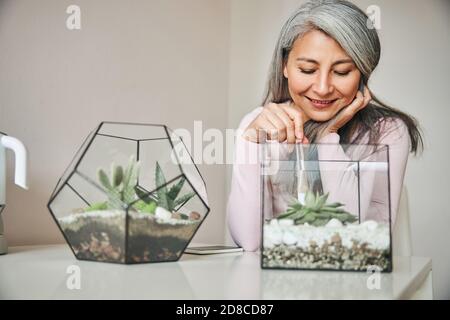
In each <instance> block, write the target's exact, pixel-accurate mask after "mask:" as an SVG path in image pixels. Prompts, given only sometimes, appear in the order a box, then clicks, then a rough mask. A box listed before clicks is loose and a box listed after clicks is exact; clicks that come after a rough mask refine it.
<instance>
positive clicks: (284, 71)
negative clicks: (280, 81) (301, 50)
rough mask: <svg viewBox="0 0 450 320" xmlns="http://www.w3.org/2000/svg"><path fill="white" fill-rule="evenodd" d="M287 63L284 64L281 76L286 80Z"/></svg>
mask: <svg viewBox="0 0 450 320" xmlns="http://www.w3.org/2000/svg"><path fill="white" fill-rule="evenodd" d="M286 65H287V63H285V64H284V67H283V75H284V77H285V78H286V79H288V78H289V77H288V72H287V66H286Z"/></svg>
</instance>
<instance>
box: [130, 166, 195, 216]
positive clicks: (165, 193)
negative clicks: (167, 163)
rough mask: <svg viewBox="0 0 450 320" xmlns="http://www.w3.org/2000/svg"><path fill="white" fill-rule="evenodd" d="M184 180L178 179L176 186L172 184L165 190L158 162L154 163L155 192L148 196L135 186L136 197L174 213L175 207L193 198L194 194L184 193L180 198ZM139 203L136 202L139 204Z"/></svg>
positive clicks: (164, 179)
mask: <svg viewBox="0 0 450 320" xmlns="http://www.w3.org/2000/svg"><path fill="white" fill-rule="evenodd" d="M185 182H186V179H185V178H184V177H182V178H180V180H178V182H177V183H176V184H174V185H173V186H172V187H170V189H168V188H167V186H166V184H167V182H166V177H165V176H164V173H163V171H162V169H161V166H160V165H159V163H158V162H156V169H155V184H156V189H157V190H156V192H155V193H152V194H150V195H149V194H148V193H147V192H146V191H145V190H143V189H142V188H140V187H139V186H137V187H136V188H135V191H136V194H137V196H138V197H139V198H140V199H141V201H143V202H144V203H147V204H149V203H152V202H153V203H155V209H156V206H158V207H162V208H164V209H166V210H168V211H170V212H174V211H175V210H176V209H177V207H179V206H180V205H183V204H184V203H186V202H188V201H189V200H190V199H191V198H192V197H193V196H195V193H194V192H189V193H186V194H184V195H182V196H180V191H181V189H182V188H183V185H184V183H185ZM139 202H140V201H138V203H139Z"/></svg>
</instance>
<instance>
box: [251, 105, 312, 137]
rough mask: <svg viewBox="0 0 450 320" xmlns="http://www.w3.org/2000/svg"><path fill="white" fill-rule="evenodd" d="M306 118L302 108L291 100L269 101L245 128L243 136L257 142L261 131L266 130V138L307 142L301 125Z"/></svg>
mask: <svg viewBox="0 0 450 320" xmlns="http://www.w3.org/2000/svg"><path fill="white" fill-rule="evenodd" d="M308 120H309V119H307V116H306V115H305V113H304V112H303V110H302V109H301V108H299V107H298V106H296V105H295V104H294V103H293V102H292V101H288V102H284V103H279V104H277V103H269V104H267V105H266V106H264V109H263V111H262V112H261V113H260V114H259V115H258V116H257V117H256V119H255V120H253V121H252V122H251V123H250V125H249V126H248V127H247V128H246V129H245V131H244V134H243V137H244V138H245V139H247V140H249V141H252V142H256V143H259V142H260V136H259V134H260V132H261V131H263V132H266V134H267V137H266V138H267V139H268V140H278V142H284V141H286V142H287V143H296V142H301V143H308V139H307V138H306V137H305V136H304V133H303V125H304V123H305V122H306V121H308Z"/></svg>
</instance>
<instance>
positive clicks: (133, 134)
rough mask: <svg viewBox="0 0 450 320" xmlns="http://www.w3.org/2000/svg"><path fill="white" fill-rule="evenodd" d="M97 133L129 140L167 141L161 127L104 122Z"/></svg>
mask: <svg viewBox="0 0 450 320" xmlns="http://www.w3.org/2000/svg"><path fill="white" fill-rule="evenodd" d="M98 133H99V135H107V136H113V137H119V138H123V139H131V140H145V139H167V134H166V130H165V129H164V126H162V125H149V124H133V123H115V122H104V123H103V124H102V126H101V128H100V131H99V132H98Z"/></svg>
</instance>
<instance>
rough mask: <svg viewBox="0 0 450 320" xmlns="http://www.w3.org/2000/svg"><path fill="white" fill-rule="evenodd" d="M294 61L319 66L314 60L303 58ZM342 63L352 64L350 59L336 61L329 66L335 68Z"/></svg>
mask: <svg viewBox="0 0 450 320" xmlns="http://www.w3.org/2000/svg"><path fill="white" fill-rule="evenodd" d="M296 61H306V62H311V63H314V64H319V62H317V61H316V60H314V59H310V58H303V57H300V58H297V59H296ZM342 63H353V60H352V59H341V60H336V61H335V62H333V64H332V65H331V66H335V65H337V64H342Z"/></svg>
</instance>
